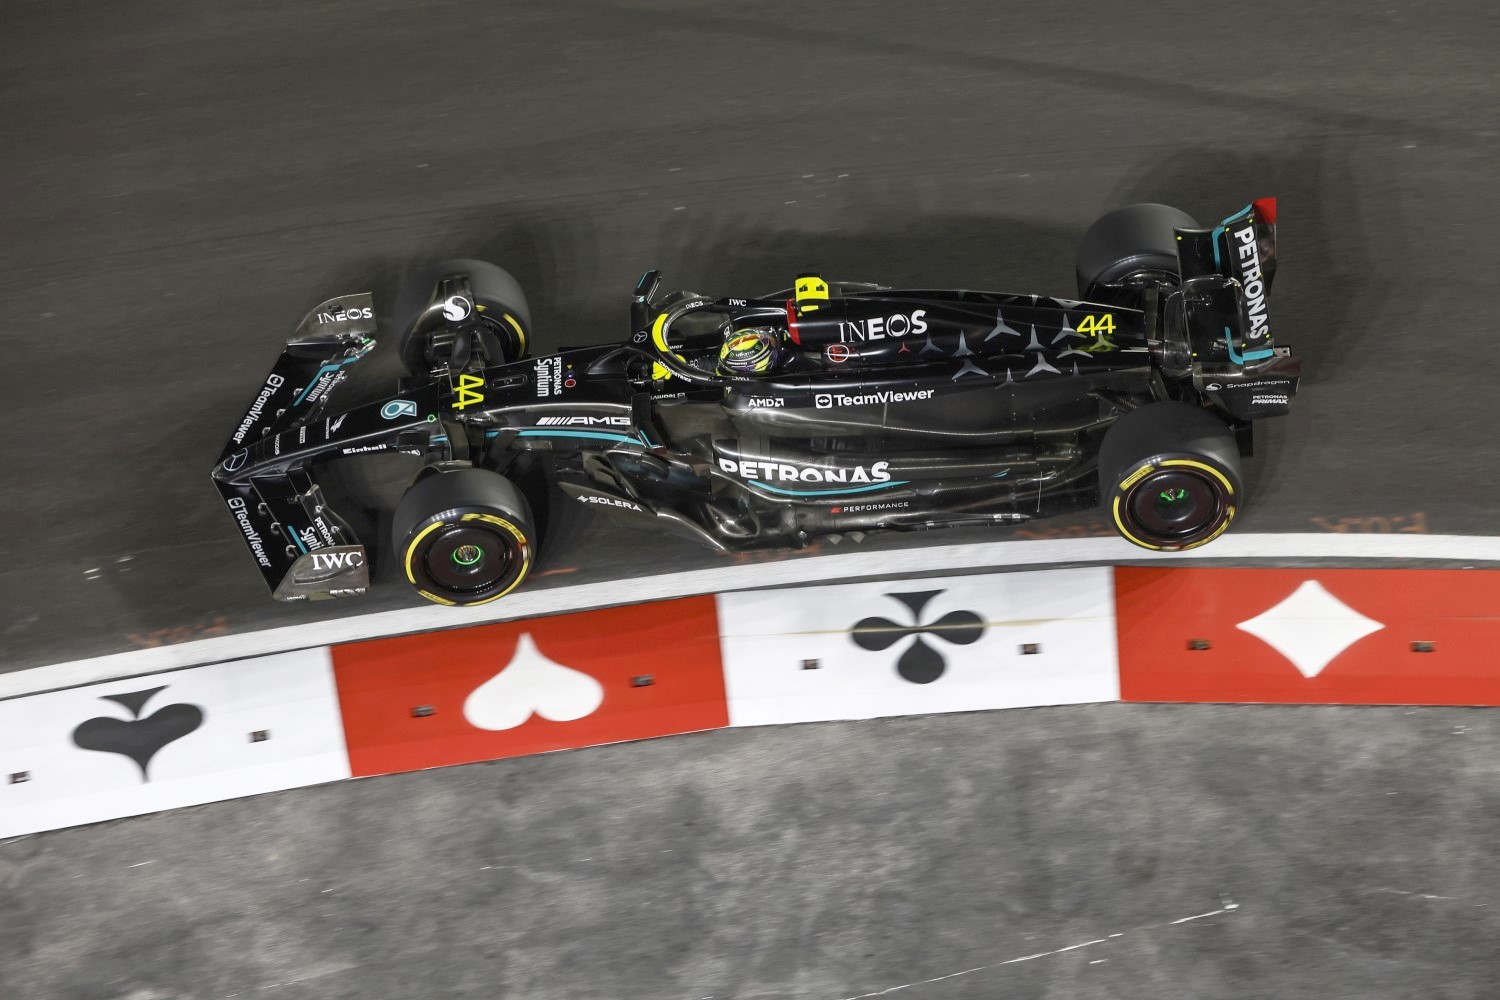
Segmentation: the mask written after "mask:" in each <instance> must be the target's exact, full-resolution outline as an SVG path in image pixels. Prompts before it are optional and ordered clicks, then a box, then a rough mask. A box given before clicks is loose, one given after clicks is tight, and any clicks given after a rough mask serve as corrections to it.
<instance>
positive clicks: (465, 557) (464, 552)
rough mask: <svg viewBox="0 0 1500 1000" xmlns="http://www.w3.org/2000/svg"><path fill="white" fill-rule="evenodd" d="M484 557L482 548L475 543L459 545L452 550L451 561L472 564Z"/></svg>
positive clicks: (464, 564) (463, 564)
mask: <svg viewBox="0 0 1500 1000" xmlns="http://www.w3.org/2000/svg"><path fill="white" fill-rule="evenodd" d="M483 558H484V549H481V548H480V547H479V546H477V545H460V546H459V547H458V548H456V549H454V550H453V561H454V562H456V563H458V564H459V565H460V566H472V565H474V564H475V563H477V562H478V561H479V560H481V559H483Z"/></svg>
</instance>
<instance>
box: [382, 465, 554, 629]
mask: <svg viewBox="0 0 1500 1000" xmlns="http://www.w3.org/2000/svg"><path fill="white" fill-rule="evenodd" d="M391 533H392V537H393V540H394V542H395V546H396V552H398V553H399V554H400V566H401V572H402V573H403V575H404V576H405V577H406V582H407V583H409V584H411V585H412V587H414V588H415V589H416V591H417V593H419V594H421V595H422V596H423V597H425V598H427V599H428V600H429V601H435V602H437V603H438V604H448V605H460V606H470V605H475V604H485V603H487V602H489V601H494V600H498V599H499V598H501V597H504V596H505V595H506V594H508V593H510V592H511V591H512V590H514V589H515V588H516V587H518V586H520V585H521V582H522V581H524V580H525V579H526V576H527V574H528V573H530V572H531V567H532V565H533V564H534V563H535V561H536V549H537V532H536V529H535V527H534V522H533V521H532V516H531V506H530V504H528V503H527V502H526V497H525V496H524V495H523V494H522V493H521V491H520V490H519V489H517V488H516V485H515V484H514V483H512V482H511V481H510V480H509V479H507V478H505V477H504V476H502V475H499V474H498V473H494V472H490V471H488V470H486V469H473V468H463V469H451V470H443V471H435V472H430V473H429V474H428V475H426V476H425V477H423V478H421V479H419V480H418V481H417V482H416V483H415V484H414V485H413V486H412V487H411V488H410V489H408V490H407V491H406V494H405V495H404V496H403V497H402V498H401V502H400V504H398V505H397V507H396V516H395V519H394V521H393V522H392V525H391Z"/></svg>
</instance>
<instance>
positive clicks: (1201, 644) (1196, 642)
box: [1188, 639, 1214, 653]
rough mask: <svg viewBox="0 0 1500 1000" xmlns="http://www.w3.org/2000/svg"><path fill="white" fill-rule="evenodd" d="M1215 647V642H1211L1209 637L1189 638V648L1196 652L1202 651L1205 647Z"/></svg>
mask: <svg viewBox="0 0 1500 1000" xmlns="http://www.w3.org/2000/svg"><path fill="white" fill-rule="evenodd" d="M1213 648H1214V644H1213V643H1211V642H1209V641H1208V640H1207V639H1189V640H1188V649H1191V650H1192V651H1194V652H1195V653H1196V652H1202V651H1203V650H1205V649H1213Z"/></svg>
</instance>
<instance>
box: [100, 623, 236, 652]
mask: <svg viewBox="0 0 1500 1000" xmlns="http://www.w3.org/2000/svg"><path fill="white" fill-rule="evenodd" d="M228 634H229V619H227V618H225V617H224V616H223V615H215V616H214V620H213V621H212V622H211V623H208V624H204V623H201V622H200V623H199V624H197V625H175V626H173V627H171V628H156V629H152V630H151V631H150V632H127V633H126V634H125V638H127V639H129V640H130V641H131V642H132V643H134V644H135V645H137V646H139V647H141V648H142V649H153V648H155V647H157V646H174V645H176V644H177V643H179V642H191V641H193V640H194V639H208V638H211V637H212V636H216V635H228Z"/></svg>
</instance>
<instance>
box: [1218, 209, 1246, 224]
mask: <svg viewBox="0 0 1500 1000" xmlns="http://www.w3.org/2000/svg"><path fill="white" fill-rule="evenodd" d="M1251 207H1252V205H1246V206H1245V207H1244V208H1242V209H1240V210H1239V211H1238V212H1230V213H1229V214H1228V215H1226V216H1224V221H1223V222H1221V223H1219V228H1221V229H1227V228H1229V224H1230V223H1231V222H1233V221H1234V220H1235V219H1238V218H1239V217H1240V216H1242V215H1244V214H1245V213H1246V212H1248V211H1250V209H1251Z"/></svg>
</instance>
